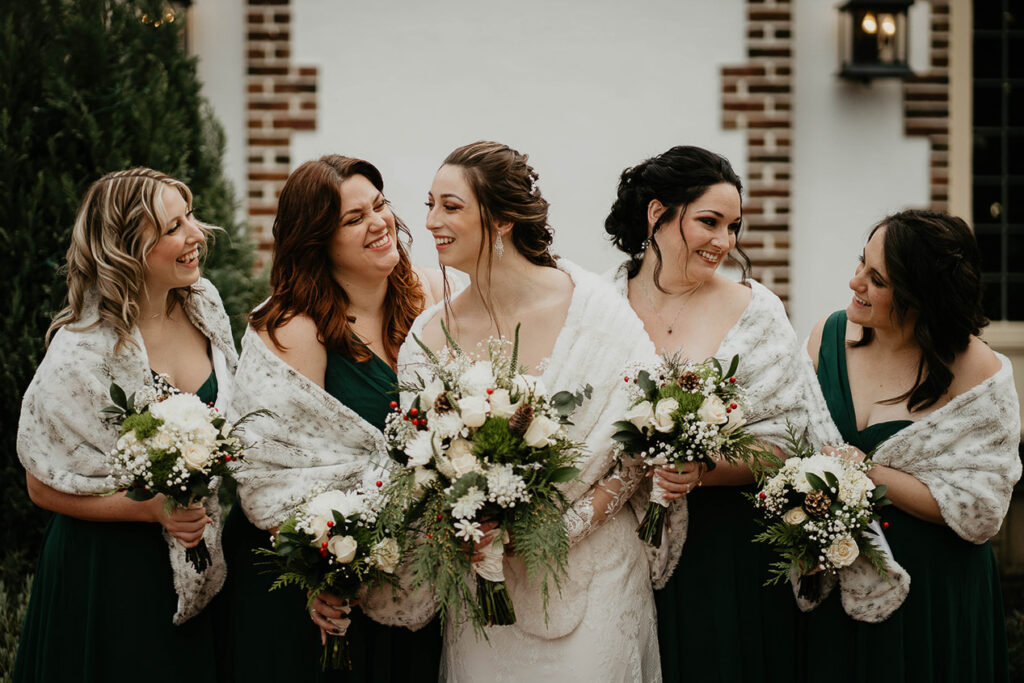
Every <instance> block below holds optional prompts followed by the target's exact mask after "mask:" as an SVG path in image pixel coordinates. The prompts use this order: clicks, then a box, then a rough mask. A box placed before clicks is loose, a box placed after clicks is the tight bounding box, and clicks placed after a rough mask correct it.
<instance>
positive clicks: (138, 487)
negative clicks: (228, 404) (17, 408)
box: [102, 375, 251, 572]
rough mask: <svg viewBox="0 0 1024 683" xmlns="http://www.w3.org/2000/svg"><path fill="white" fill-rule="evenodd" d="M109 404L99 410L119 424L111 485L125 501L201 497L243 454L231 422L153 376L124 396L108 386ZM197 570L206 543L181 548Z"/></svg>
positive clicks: (172, 503) (205, 561) (176, 503)
mask: <svg viewBox="0 0 1024 683" xmlns="http://www.w3.org/2000/svg"><path fill="white" fill-rule="evenodd" d="M110 398H111V400H113V402H114V405H112V406H108V407H106V408H104V409H103V411H102V412H103V413H105V414H106V415H108V416H109V417H110V419H114V420H115V421H117V422H118V423H119V428H118V439H117V443H116V445H115V446H114V449H113V451H111V453H110V459H111V466H112V470H113V473H112V475H113V479H114V484H115V486H116V487H117V490H118V491H124V492H125V495H126V496H127V497H128V498H129V499H131V500H137V501H144V500H149V499H150V498H153V497H154V496H155V495H157V494H158V493H162V494H164V496H165V497H166V499H167V507H168V509H169V510H170V509H172V508H174V507H189V506H191V505H193V504H195V503H197V502H199V501H202V499H203V498H206V497H207V496H209V495H210V494H211V493H213V491H214V489H215V484H216V482H217V481H218V478H220V477H227V476H230V475H231V472H232V470H233V468H234V463H237V462H238V461H240V460H241V459H242V457H243V446H242V442H241V441H240V439H239V438H238V435H237V432H236V430H237V429H238V428H239V427H240V426H241V425H242V423H244V422H245V421H246V420H247V419H248V418H249V417H251V415H247V416H245V417H244V418H242V419H241V420H239V421H238V422H236V423H235V424H234V425H231V424H229V423H228V421H227V420H226V419H224V416H223V415H221V413H220V412H219V411H218V410H217V409H216V408H214V407H213V406H210V405H207V404H205V403H203V401H202V400H201V399H200V398H199V397H198V396H196V395H195V394H186V393H181V392H179V391H178V390H177V389H175V388H174V387H172V386H171V385H170V384H168V383H167V382H166V380H165V379H164V378H163V377H162V376H160V375H157V376H156V382H155V384H154V387H153V388H152V389H150V388H149V387H147V388H146V389H145V390H144V391H140V392H138V393H136V394H132V395H130V396H126V395H125V392H124V390H123V389H122V388H121V387H119V386H118V385H117V384H112V385H111V386H110ZM185 557H186V558H187V559H188V561H189V562H190V563H191V564H192V566H193V567H194V568H195V570H196V571H197V572H202V571H204V570H205V569H206V568H207V567H208V566H209V565H210V551H209V549H208V548H207V547H206V541H204V540H200V541H199V544H198V545H196V546H195V547H193V548H188V549H187V550H186V551H185Z"/></svg>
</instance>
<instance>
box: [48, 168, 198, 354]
mask: <svg viewBox="0 0 1024 683" xmlns="http://www.w3.org/2000/svg"><path fill="white" fill-rule="evenodd" d="M167 187H173V188H174V189H175V190H177V191H178V192H179V193H181V196H182V198H183V199H184V200H185V203H186V204H187V205H188V207H189V209H191V208H192V192H191V191H190V190H189V189H188V187H187V186H186V185H185V184H184V183H183V182H181V181H180V180H175V179H174V178H171V177H170V176H167V175H164V174H163V173H160V172H159V171H154V170H152V169H150V168H142V167H139V168H132V169H128V170H127V171H117V172H114V173H108V174H107V175H105V176H103V177H102V178H100V179H99V180H97V181H96V182H94V183H93V184H92V185H91V186H90V187H89V189H88V190H87V191H86V193H85V196H84V197H83V198H82V205H81V206H80V207H79V209H78V215H77V216H76V217H75V225H74V228H73V229H72V231H71V246H69V247H68V252H67V265H66V266H65V271H66V273H67V286H68V296H67V305H66V306H65V307H64V308H63V309H62V310H61V311H60V313H58V314H57V315H56V316H55V317H54V319H53V322H52V323H50V329H49V330H47V332H46V340H47V343H49V341H50V339H51V338H52V337H53V335H54V334H55V333H56V332H57V330H59V329H60V328H62V327H64V326H66V325H72V324H74V323H77V322H79V321H82V319H83V316H84V315H85V313H86V311H85V309H86V307H87V304H88V299H89V297H90V294H92V295H93V296H95V297H96V298H98V300H99V301H98V303H99V318H98V319H97V320H94V321H91V322H90V323H89V324H88V325H86V326H85V327H82V328H80V329H81V331H85V330H89V329H92V328H94V327H96V326H97V325H99V324H101V323H104V322H105V323H107V324H109V325H110V326H111V327H113V328H114V330H115V332H116V333H117V338H118V339H117V343H116V344H115V346H114V351H115V353H116V352H117V351H118V350H120V349H121V348H122V347H123V346H124V344H133V345H136V342H135V339H134V338H133V337H132V329H133V328H134V327H135V323H136V321H137V320H138V317H139V300H140V298H141V297H142V295H143V294H145V291H146V279H145V274H146V257H147V256H148V255H149V252H150V251H151V250H152V249H153V247H154V246H155V245H156V243H157V241H158V240H159V239H160V232H161V226H163V225H165V224H166V222H167V219H168V216H167V212H166V210H165V208H164V202H163V197H162V194H163V191H164V189H165V188H167ZM199 226H200V229H201V230H202V231H203V233H204V234H206V236H207V237H210V236H211V235H212V232H213V228H212V227H211V226H207V225H204V224H202V223H200V224H199ZM150 227H152V228H154V229H153V230H147V228H150ZM205 246H206V245H205V243H203V244H201V245H200V255H201V256H205V253H206V252H205ZM173 291H174V292H175V293H176V294H177V295H178V299H179V300H183V299H184V298H185V297H187V296H189V295H190V294H191V293H192V287H183V288H180V289H177V290H173ZM174 301H175V298H173V297H172V298H170V301H169V302H168V306H169V307H170V306H173V304H174Z"/></svg>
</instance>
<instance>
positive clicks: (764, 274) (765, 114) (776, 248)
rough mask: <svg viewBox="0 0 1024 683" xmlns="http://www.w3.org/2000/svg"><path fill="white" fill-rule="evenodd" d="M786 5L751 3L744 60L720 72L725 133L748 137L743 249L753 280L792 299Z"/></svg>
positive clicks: (783, 1)
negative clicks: (742, 133) (737, 132)
mask: <svg viewBox="0 0 1024 683" xmlns="http://www.w3.org/2000/svg"><path fill="white" fill-rule="evenodd" d="M792 26H793V24H792V8H791V6H790V2H789V0H747V25H746V32H747V35H746V40H747V57H748V61H747V62H746V63H744V64H737V65H734V66H725V67H723V68H722V127H723V128H725V129H738V130H745V131H746V133H747V177H746V178H744V179H743V180H744V184H745V186H746V191H745V193H744V194H745V202H744V205H743V222H744V229H743V233H742V236H741V242H740V243H741V245H742V246H743V250H744V251H746V252H747V255H748V256H750V260H751V263H752V265H753V272H752V275H753V277H754V278H755V279H757V280H759V281H760V282H761V283H763V284H764V285H765V286H766V287H769V288H770V289H771V290H772V291H774V292H775V293H776V294H778V295H779V297H781V298H782V300H783V301H787V300H788V298H789V208H790V181H791V177H792V145H793V118H792V111H791V109H792V97H793V38H792Z"/></svg>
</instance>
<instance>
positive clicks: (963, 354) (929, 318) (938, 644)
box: [804, 211, 1021, 683]
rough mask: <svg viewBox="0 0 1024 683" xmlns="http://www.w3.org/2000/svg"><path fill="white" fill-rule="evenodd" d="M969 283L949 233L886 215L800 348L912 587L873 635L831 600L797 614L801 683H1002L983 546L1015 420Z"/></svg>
mask: <svg viewBox="0 0 1024 683" xmlns="http://www.w3.org/2000/svg"><path fill="white" fill-rule="evenodd" d="M980 270H981V268H980V260H979V254H978V247H977V243H976V242H975V239H974V235H973V233H972V232H971V230H970V228H969V227H968V226H967V224H966V223H964V221H962V220H960V219H959V218H954V217H952V216H948V215H945V214H941V213H933V212H928V211H903V212H901V213H897V214H894V215H892V216H889V217H887V218H885V219H884V220H883V221H882V222H881V223H879V224H878V225H877V226H876V227H875V228H874V230H873V231H872V232H871V235H870V238H869V239H868V242H867V245H866V246H865V247H864V252H863V254H862V256H861V257H860V265H859V266H857V270H856V273H855V274H854V276H853V278H852V279H851V280H850V289H851V290H853V297H852V300H851V301H850V305H849V306H847V308H846V310H841V311H836V312H835V313H833V314H832V315H830V316H829V317H828V318H826V319H824V320H822V321H820V322H819V323H818V324H817V326H816V327H815V328H814V331H813V332H812V334H811V338H810V340H809V341H808V346H807V350H808V352H809V353H810V355H811V358H812V359H813V360H814V362H815V366H816V368H817V374H818V381H819V382H820V384H821V390H822V392H823V393H824V401H825V403H826V404H827V406H828V411H829V412H830V413H831V416H832V418H833V419H834V420H835V423H836V425H837V426H838V427H839V431H840V432H841V433H842V436H843V438H844V439H845V440H846V441H847V442H849V443H850V444H852V445H853V446H855V447H856V449H857V450H856V451H855V453H854V457H855V459H858V460H862V459H864V458H865V457H866V456H865V454H869V453H870V454H872V455H871V461H872V462H873V463H875V464H874V466H873V467H872V468H871V469H870V470H869V471H868V476H870V477H871V479H872V480H873V481H874V482H875V483H876V484H884V485H886V486H888V496H889V498H890V499H891V500H892V502H893V505H892V506H889V507H887V508H884V509H883V511H882V520H883V522H884V526H885V527H886V529H887V530H886V532H885V534H886V537H887V539H888V542H889V545H890V546H891V549H892V553H893V555H894V557H895V559H896V561H897V562H898V563H899V564H901V565H902V566H903V567H904V568H905V569H906V570H907V571H908V572H909V573H910V578H911V583H910V592H909V595H907V597H906V599H905V601H904V602H903V604H902V606H900V607H899V608H898V609H896V610H895V612H894V613H892V614H891V616H888V618H887V619H885V620H884V621H881V623H866V622H865V621H854V620H853V619H851V618H850V617H849V616H847V614H846V613H845V612H844V611H843V607H844V605H842V604H840V596H839V595H837V594H833V595H830V596H829V597H828V598H827V599H826V600H825V602H824V604H822V605H821V606H820V607H818V608H817V609H815V610H814V611H812V612H810V613H809V614H808V615H807V617H806V619H807V643H806V647H805V648H804V652H805V656H806V658H807V678H808V680H811V681H819V680H820V681H825V680H828V681H832V680H834V679H835V671H842V672H844V677H845V680H848V681H872V682H873V683H874V682H877V681H957V682H970V681H979V682H980V681H1006V680H1008V661H1007V644H1006V631H1005V626H1004V620H1003V619H1004V617H1003V608H1002V600H1001V593H1000V588H999V577H998V574H997V571H996V564H995V558H994V556H993V553H992V547H991V544H990V543H989V542H988V539H989V538H990V537H991V536H993V535H994V534H995V533H996V532H997V531H998V530H999V526H1000V524H1001V522H1002V520H1003V517H1004V516H1005V514H1006V511H1007V508H1008V506H1009V503H1010V495H1011V492H1012V489H1013V485H1014V483H1015V482H1016V481H1017V479H1018V478H1019V477H1020V472H1021V468H1020V461H1019V458H1018V444H1019V441H1020V418H1019V408H1018V398H1017V395H1016V393H1015V390H1014V384H1013V376H1012V369H1011V367H1010V363H1009V361H1008V360H1007V359H1006V358H1005V357H1004V356H1001V355H1000V354H998V353H995V352H993V351H992V350H991V349H989V348H988V346H986V345H985V343H984V342H982V341H981V340H980V339H979V338H978V336H977V335H978V334H979V332H980V330H981V328H982V327H984V326H985V325H986V324H988V321H987V320H986V318H985V316H984V314H983V312H982V306H981V296H982V284H981V276H980ZM819 398H820V396H819ZM838 592H839V591H836V593H838ZM843 599H844V600H846V599H847V598H846V596H844V597H843ZM848 608H849V607H848ZM886 613H887V612H886ZM886 613H879V614H876V615H872V614H870V613H869V614H868V618H869V619H870V621H873V622H878V621H879V620H880V619H882V618H884V617H885V615H886Z"/></svg>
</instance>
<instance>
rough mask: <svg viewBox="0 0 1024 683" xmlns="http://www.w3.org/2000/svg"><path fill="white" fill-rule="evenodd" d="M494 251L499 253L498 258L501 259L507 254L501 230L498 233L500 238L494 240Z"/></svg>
mask: <svg viewBox="0 0 1024 683" xmlns="http://www.w3.org/2000/svg"><path fill="white" fill-rule="evenodd" d="M494 253H495V254H497V255H498V258H499V259H500V258H501V257H502V256H504V255H505V245H504V243H503V242H502V241H501V233H500V232H499V233H498V239H496V240H495V241H494Z"/></svg>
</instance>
